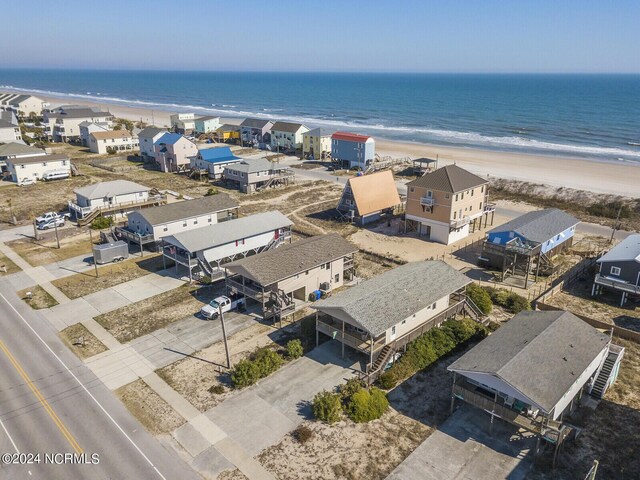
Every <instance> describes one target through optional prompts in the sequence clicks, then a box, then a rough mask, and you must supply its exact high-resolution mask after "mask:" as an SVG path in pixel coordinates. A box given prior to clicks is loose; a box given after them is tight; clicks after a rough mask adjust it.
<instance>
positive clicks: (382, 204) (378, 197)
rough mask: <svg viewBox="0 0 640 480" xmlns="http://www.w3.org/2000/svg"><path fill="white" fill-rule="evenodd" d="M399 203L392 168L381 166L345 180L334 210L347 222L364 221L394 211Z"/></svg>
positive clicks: (369, 220) (399, 205)
mask: <svg viewBox="0 0 640 480" xmlns="http://www.w3.org/2000/svg"><path fill="white" fill-rule="evenodd" d="M401 206H402V200H400V195H398V188H397V187H396V182H395V180H394V179H393V172H391V170H383V171H380V172H376V173H371V174H369V175H361V176H359V177H352V178H350V179H349V180H347V183H346V184H345V186H344V190H343V191H342V196H341V197H340V201H339V202H338V207H337V210H338V212H340V214H341V215H343V216H344V217H346V218H347V219H348V220H349V221H350V222H352V223H357V224H358V225H366V224H367V223H371V222H375V221H376V220H380V218H382V217H383V216H385V215H393V214H394V213H395V212H396V211H397V210H398V208H399V207H401Z"/></svg>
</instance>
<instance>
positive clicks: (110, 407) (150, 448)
mask: <svg viewBox="0 0 640 480" xmlns="http://www.w3.org/2000/svg"><path fill="white" fill-rule="evenodd" d="M9 292H10V289H9V288H8V287H7V284H6V283H5V282H4V281H0V372H2V374H1V375H0V421H1V424H0V453H5V452H9V453H13V452H16V451H19V452H21V453H34V454H35V453H40V454H41V459H42V461H44V459H45V457H44V454H45V453H49V454H55V453H79V452H81V453H85V454H87V460H86V461H87V462H89V464H84V465H77V464H76V465H72V464H65V463H63V464H60V465H57V464H42V463H41V464H31V465H0V478H7V479H23V478H24V479H38V478H39V479H46V480H57V479H60V480H68V479H76V478H78V479H80V478H81V479H108V478H112V479H125V478H127V479H128V478H131V479H167V480H168V479H175V478H180V479H196V478H199V477H198V476H197V475H196V474H195V473H194V472H193V471H192V470H191V469H190V468H189V467H188V466H187V465H186V464H185V463H183V462H182V461H181V460H180V459H179V458H178V457H177V455H176V454H175V453H174V451H173V450H171V449H169V448H165V447H164V446H163V445H161V444H160V443H159V442H158V441H157V440H156V439H155V438H154V437H153V436H151V435H150V434H148V433H147V432H146V431H145V430H144V428H143V427H142V426H141V425H140V424H139V423H138V422H137V421H136V420H135V419H134V418H133V417H132V416H131V415H130V414H129V413H128V411H127V410H126V408H125V407H124V405H122V404H121V403H120V401H119V400H118V399H117V398H116V397H115V396H114V395H113V393H111V392H110V391H109V390H108V389H107V388H106V387H105V386H104V385H103V384H102V383H101V382H100V381H99V380H98V379H97V378H96V377H95V376H94V375H93V373H92V372H91V371H90V370H89V369H88V368H86V367H85V366H84V364H83V363H82V362H81V361H80V360H78V359H77V358H76V357H75V356H74V355H73V354H72V353H71V352H70V351H69V350H68V349H67V348H66V347H65V346H64V345H63V344H62V342H61V341H60V340H59V339H58V338H57V336H56V334H55V332H53V330H52V328H51V327H50V326H49V325H48V323H47V322H46V321H45V320H44V319H43V318H42V317H41V316H40V315H39V314H37V313H36V312H33V311H32V310H31V309H30V308H29V307H28V306H26V305H24V304H23V303H22V302H21V301H20V300H19V299H18V298H17V296H16V295H15V294H13V293H9ZM92 454H98V456H99V463H98V464H90V463H91V461H92V457H91V455H92ZM58 460H60V459H59V458H58Z"/></svg>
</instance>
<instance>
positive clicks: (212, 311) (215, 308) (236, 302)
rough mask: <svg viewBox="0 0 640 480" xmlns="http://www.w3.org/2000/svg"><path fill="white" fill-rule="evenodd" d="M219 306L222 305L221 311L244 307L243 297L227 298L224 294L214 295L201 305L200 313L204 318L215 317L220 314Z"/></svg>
mask: <svg viewBox="0 0 640 480" xmlns="http://www.w3.org/2000/svg"><path fill="white" fill-rule="evenodd" d="M220 307H222V313H225V312H230V311H231V310H236V309H238V310H240V309H242V308H243V307H244V297H233V298H229V297H226V296H224V295H223V296H220V297H216V298H214V299H213V300H211V302H209V303H208V304H207V305H205V306H204V307H202V308H201V309H200V313H201V314H202V316H203V317H204V318H217V317H218V315H219V314H220Z"/></svg>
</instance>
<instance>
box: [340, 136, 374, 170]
mask: <svg viewBox="0 0 640 480" xmlns="http://www.w3.org/2000/svg"><path fill="white" fill-rule="evenodd" d="M375 157H376V142H375V140H374V139H373V137H370V136H368V135H360V134H357V133H349V132H336V133H334V134H333V135H331V160H332V161H333V162H334V163H335V164H337V166H338V167H339V168H359V169H360V170H366V169H367V167H368V166H369V165H370V164H371V163H373V161H374V160H375Z"/></svg>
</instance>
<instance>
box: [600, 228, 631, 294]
mask: <svg viewBox="0 0 640 480" xmlns="http://www.w3.org/2000/svg"><path fill="white" fill-rule="evenodd" d="M597 263H598V273H597V274H596V277H595V279H594V281H593V288H592V290H591V294H592V295H597V294H600V293H602V291H603V290H609V291H612V292H619V293H620V306H623V305H624V304H625V303H626V302H627V300H628V299H629V296H635V297H638V296H640V233H634V234H631V235H629V236H628V237H627V238H625V239H624V240H622V241H621V242H620V243H619V244H618V245H616V246H615V247H613V248H612V249H611V250H609V251H608V252H607V253H605V254H604V255H603V256H602V257H600V258H599V259H598V260H597Z"/></svg>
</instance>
